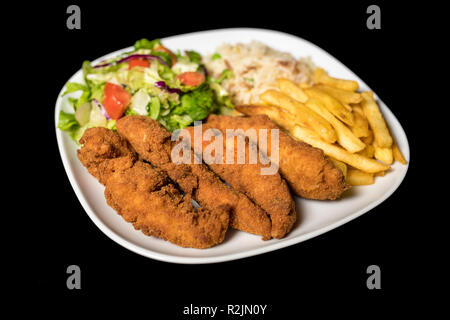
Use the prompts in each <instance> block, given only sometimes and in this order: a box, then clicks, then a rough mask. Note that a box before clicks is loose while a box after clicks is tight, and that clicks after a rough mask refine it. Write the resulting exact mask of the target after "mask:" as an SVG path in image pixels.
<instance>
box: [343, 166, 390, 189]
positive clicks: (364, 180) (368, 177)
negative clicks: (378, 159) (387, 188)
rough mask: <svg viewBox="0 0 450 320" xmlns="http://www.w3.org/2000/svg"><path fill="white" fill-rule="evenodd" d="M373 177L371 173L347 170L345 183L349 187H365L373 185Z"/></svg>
mask: <svg viewBox="0 0 450 320" xmlns="http://www.w3.org/2000/svg"><path fill="white" fill-rule="evenodd" d="M382 172H384V171H382ZM373 176H374V175H373V174H372V173H367V172H364V171H361V170H358V169H353V168H349V169H348V170H347V178H346V181H347V183H348V184H349V185H351V186H365V185H369V184H373V182H374V177H373Z"/></svg>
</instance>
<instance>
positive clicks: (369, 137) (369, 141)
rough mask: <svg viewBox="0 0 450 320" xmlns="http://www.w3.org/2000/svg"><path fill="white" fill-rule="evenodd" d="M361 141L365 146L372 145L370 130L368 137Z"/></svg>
mask: <svg viewBox="0 0 450 320" xmlns="http://www.w3.org/2000/svg"><path fill="white" fill-rule="evenodd" d="M361 140H362V142H364V143H365V144H366V145H369V144H372V143H373V132H372V130H370V128H369V135H368V136H367V137H362V138H361Z"/></svg>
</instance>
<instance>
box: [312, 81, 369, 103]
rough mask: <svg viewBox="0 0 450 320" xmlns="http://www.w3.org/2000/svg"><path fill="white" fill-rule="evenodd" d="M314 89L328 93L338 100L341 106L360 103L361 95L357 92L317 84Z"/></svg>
mask: <svg viewBox="0 0 450 320" xmlns="http://www.w3.org/2000/svg"><path fill="white" fill-rule="evenodd" d="M315 87H316V88H319V89H320V90H322V91H324V92H326V93H328V94H329V95H330V96H332V97H333V98H335V99H337V100H339V101H340V102H341V103H342V104H355V103H360V102H361V101H362V97H361V94H359V93H357V92H352V91H348V90H342V89H338V88H333V87H330V86H327V85H324V84H319V85H316V86H315Z"/></svg>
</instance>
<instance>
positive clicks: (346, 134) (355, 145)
mask: <svg viewBox="0 0 450 320" xmlns="http://www.w3.org/2000/svg"><path fill="white" fill-rule="evenodd" d="M306 106H307V107H308V108H310V109H311V110H313V111H315V112H316V113H318V114H319V115H321V116H322V117H323V118H324V119H325V120H327V121H328V122H329V123H331V125H332V126H333V128H334V130H336V134H337V141H338V142H339V144H340V145H341V146H343V147H344V148H345V149H346V150H348V151H349V152H352V153H354V152H358V151H361V150H362V149H364V148H365V147H366V145H365V144H364V142H362V141H361V140H359V139H358V138H357V137H356V136H355V135H354V134H353V132H352V131H351V130H350V129H349V128H348V127H347V126H345V124H343V123H342V122H340V121H339V120H338V119H337V118H335V116H334V115H332V114H331V112H329V111H328V110H327V108H325V107H324V105H323V104H322V103H321V102H320V101H319V100H317V99H314V98H311V99H309V100H308V102H307V103H306Z"/></svg>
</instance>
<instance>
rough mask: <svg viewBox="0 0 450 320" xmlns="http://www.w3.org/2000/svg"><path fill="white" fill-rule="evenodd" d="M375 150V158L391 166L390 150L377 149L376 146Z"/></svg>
mask: <svg viewBox="0 0 450 320" xmlns="http://www.w3.org/2000/svg"><path fill="white" fill-rule="evenodd" d="M374 148H375V154H374V155H375V158H376V159H378V160H380V161H383V162H384V163H386V164H391V163H392V160H393V156H392V148H382V147H378V146H377V145H376V144H375V145H374Z"/></svg>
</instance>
